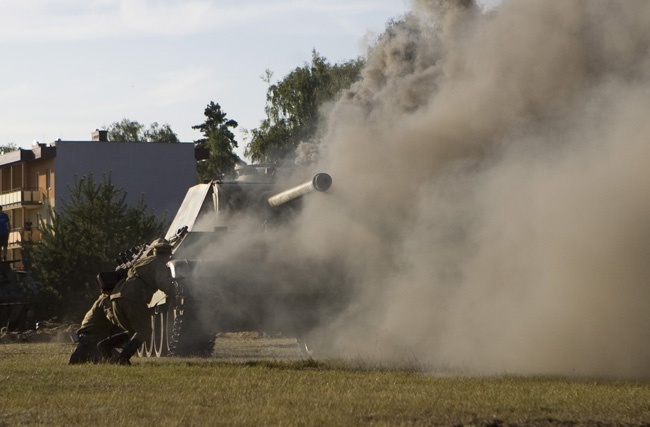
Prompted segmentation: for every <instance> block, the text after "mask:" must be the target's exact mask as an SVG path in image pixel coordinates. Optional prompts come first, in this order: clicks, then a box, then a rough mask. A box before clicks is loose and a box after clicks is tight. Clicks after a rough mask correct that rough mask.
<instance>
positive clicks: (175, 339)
mask: <svg viewBox="0 0 650 427" xmlns="http://www.w3.org/2000/svg"><path fill="white" fill-rule="evenodd" d="M174 288H175V291H176V307H174V308H173V311H172V312H170V316H172V318H173V324H172V326H171V333H170V338H169V355H170V356H177V357H191V356H195V357H209V356H211V355H212V352H213V350H214V342H215V338H216V334H212V333H209V332H207V331H206V326H205V325H203V324H202V323H201V321H200V319H199V316H198V314H199V313H198V312H199V307H198V302H197V301H196V300H193V299H192V297H191V296H190V295H189V293H188V292H187V291H188V290H187V287H186V285H184V284H183V283H180V282H178V281H174Z"/></svg>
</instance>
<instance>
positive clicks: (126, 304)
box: [110, 241, 174, 365]
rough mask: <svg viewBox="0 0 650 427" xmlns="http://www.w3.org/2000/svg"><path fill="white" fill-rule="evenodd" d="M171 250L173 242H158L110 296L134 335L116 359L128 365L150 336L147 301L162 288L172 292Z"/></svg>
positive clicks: (121, 321)
mask: <svg viewBox="0 0 650 427" xmlns="http://www.w3.org/2000/svg"><path fill="white" fill-rule="evenodd" d="M171 254H172V245H170V244H169V243H167V242H165V241H160V242H158V243H155V244H154V245H153V254H152V255H149V256H146V257H144V258H142V259H139V260H137V261H136V262H135V263H134V264H133V266H132V267H131V268H130V269H129V271H128V273H127V277H126V279H123V280H121V281H120V282H118V283H117V285H115V288H113V291H112V292H111V296H110V298H111V303H112V307H113V313H114V315H115V318H116V319H117V321H118V323H119V325H120V326H121V327H122V328H123V329H125V330H126V331H128V333H129V336H130V338H131V339H130V340H129V342H128V343H127V344H126V345H125V346H124V349H123V350H122V352H121V353H120V355H119V356H118V357H117V358H116V359H115V360H114V362H116V363H119V364H123V365H129V364H130V359H131V357H132V356H133V355H134V354H135V353H136V351H137V350H138V348H140V346H141V345H142V343H143V342H144V341H145V340H146V339H147V338H148V337H149V336H151V313H150V311H149V308H148V306H147V304H148V303H149V301H151V297H152V296H153V294H154V293H155V292H156V291H157V290H158V289H160V290H161V291H163V292H165V293H166V294H167V295H168V296H173V293H174V288H173V284H172V278H171V273H170V271H169V268H168V267H167V262H168V261H169V259H170V257H171Z"/></svg>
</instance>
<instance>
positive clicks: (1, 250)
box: [0, 205, 11, 261]
mask: <svg viewBox="0 0 650 427" xmlns="http://www.w3.org/2000/svg"><path fill="white" fill-rule="evenodd" d="M10 231H11V223H10V222H9V215H7V213H6V212H4V211H3V210H2V205H0V261H6V260H7V246H9V232H10Z"/></svg>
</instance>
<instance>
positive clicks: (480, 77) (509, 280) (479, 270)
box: [208, 0, 650, 378]
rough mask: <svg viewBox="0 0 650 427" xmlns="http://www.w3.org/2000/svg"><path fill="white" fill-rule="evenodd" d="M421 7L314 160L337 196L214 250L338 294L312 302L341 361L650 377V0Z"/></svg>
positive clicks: (258, 273) (337, 109)
mask: <svg viewBox="0 0 650 427" xmlns="http://www.w3.org/2000/svg"><path fill="white" fill-rule="evenodd" d="M411 9H412V10H411V12H409V13H408V14H407V15H405V16H402V17H396V19H395V20H394V21H393V22H391V23H389V24H388V27H387V29H386V31H385V33H384V34H383V35H382V36H380V38H379V39H378V40H377V42H376V44H374V45H373V46H372V47H371V49H370V50H369V53H368V60H367V65H366V67H365V69H364V70H363V73H362V79H361V80H360V81H359V82H357V83H356V84H355V85H353V86H352V87H351V88H350V89H349V90H348V91H346V93H344V94H343V96H342V97H341V98H340V99H339V100H338V101H337V102H336V103H335V105H333V106H330V107H329V109H328V116H327V128H326V129H324V130H323V132H322V133H323V134H324V135H325V137H324V139H323V141H322V142H321V144H320V145H319V146H318V147H316V146H314V145H310V146H303V147H301V149H302V156H303V157H304V158H307V159H308V161H307V162H306V163H309V162H310V161H314V159H316V158H318V159H319V160H318V162H319V163H318V164H317V165H316V166H315V167H313V170H314V171H317V172H328V173H330V174H331V175H332V178H333V180H334V184H333V186H332V188H331V189H330V191H328V192H327V193H324V194H322V195H318V197H306V198H305V199H304V206H303V210H302V212H301V214H300V215H296V217H295V222H294V228H293V229H289V228H279V229H277V230H274V229H270V230H266V231H265V232H263V233H253V235H252V236H250V232H248V233H247V230H248V231H250V227H249V226H248V225H242V227H240V228H238V227H233V228H232V231H233V233H230V232H229V237H226V242H225V246H224V247H225V248H227V250H224V249H219V248H209V249H208V250H209V251H211V252H212V253H217V254H219V256H220V259H221V261H223V262H222V264H221V265H222V266H225V267H226V269H227V270H229V271H231V274H232V275H233V277H234V278H235V280H241V278H242V277H243V278H245V279H246V280H251V281H253V282H255V281H259V282H260V283H262V282H263V281H264V280H273V281H274V282H275V283H286V286H287V291H290V289H289V287H290V286H292V284H293V285H295V284H298V285H299V286H300V287H301V288H300V289H301V290H305V288H307V290H309V289H315V290H325V293H326V294H329V295H330V296H335V297H338V299H337V298H333V300H335V302H336V304H331V305H330V304H329V301H325V303H324V304H323V301H318V302H316V301H313V302H310V301H303V304H302V307H303V309H304V314H306V315H307V314H309V315H311V316H312V317H314V316H315V317H317V318H318V320H319V321H320V325H321V327H320V328H318V329H316V330H314V331H312V334H311V338H310V339H311V340H312V343H317V344H319V345H320V348H321V349H322V348H325V349H326V350H327V352H328V353H329V354H332V355H336V356H340V357H349V358H354V359H355V360H360V361H362V362H364V363H368V364H380V365H382V366H398V365H399V366H403V365H410V366H413V367H416V368H421V369H431V370H433V371H434V372H440V371H444V372H446V371H451V372H461V373H468V374H486V375H491V374H503V373H507V374H534V375H547V374H548V375H570V376H573V375H575V376H590V377H616V378H648V377H650V327H649V326H650V188H649V187H650V186H649V185H648V170H649V167H648V164H647V163H648V161H649V160H650V141H649V139H648V138H649V137H648V135H650V120H649V118H650V116H649V112H650V85H649V83H650V51H649V48H650V2H648V1H646V0H628V1H625V2H620V1H614V0H566V1H562V2H559V1H555V2H550V1H546V0H527V1H514V0H503V1H502V2H501V3H500V5H499V6H498V7H496V8H494V9H491V10H483V9H482V8H481V7H480V6H478V5H476V4H475V3H474V2H473V1H471V0H455V1H454V0H447V1H444V0H415V1H413V3H412V8H411ZM316 148H318V150H317V149H316ZM288 182H289V180H288V181H287V183H288ZM251 253H253V255H251ZM242 259H245V260H248V262H247V263H243V264H241V265H240V267H238V264H237V262H238V260H242ZM251 260H254V262H253V263H251V262H250V261H251ZM252 266H254V267H252ZM219 274H221V273H219ZM215 277H217V273H215ZM307 293H309V292H307ZM232 306H233V309H237V306H236V304H232ZM275 313H276V315H278V316H280V315H281V314H283V313H285V312H284V311H283V310H277V309H276V310H275ZM291 315H295V313H294V314H287V316H291ZM312 320H313V319H312Z"/></svg>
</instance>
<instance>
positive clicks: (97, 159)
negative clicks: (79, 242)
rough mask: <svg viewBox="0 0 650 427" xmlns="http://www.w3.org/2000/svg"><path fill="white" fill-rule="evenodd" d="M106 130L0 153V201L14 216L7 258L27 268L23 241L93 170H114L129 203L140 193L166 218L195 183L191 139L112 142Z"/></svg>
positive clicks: (100, 174) (34, 238)
mask: <svg viewBox="0 0 650 427" xmlns="http://www.w3.org/2000/svg"><path fill="white" fill-rule="evenodd" d="M106 136H107V135H106V131H96V132H94V133H93V138H92V139H93V140H91V141H61V140H58V141H55V142H53V143H50V144H42V143H34V145H33V146H32V148H31V149H22V148H21V149H18V150H16V151H12V152H9V153H5V154H3V155H1V156H0V205H2V206H3V208H4V211H5V212H6V213H7V214H8V215H9V218H10V220H11V227H12V230H11V234H10V236H9V248H8V249H9V250H8V255H7V259H8V260H13V261H14V268H17V269H20V268H23V267H24V266H23V264H22V262H21V261H20V260H21V249H22V243H23V241H25V240H26V239H31V240H32V241H38V240H39V239H40V232H39V224H40V223H41V221H46V222H47V221H49V207H50V206H51V207H52V208H54V210H55V211H56V207H57V205H58V206H61V204H62V203H64V202H65V201H67V200H68V198H69V189H70V187H71V186H74V183H75V180H76V179H79V178H82V177H84V176H87V175H88V174H89V173H91V172H92V173H93V175H94V177H95V180H96V182H101V181H102V180H103V176H104V175H106V174H110V176H111V181H112V183H113V185H114V186H115V187H116V188H120V189H123V190H124V191H125V192H126V202H127V203H129V204H135V203H137V202H138V201H139V200H140V198H141V197H144V202H145V204H146V205H147V208H148V209H151V210H152V211H153V213H155V214H156V215H158V216H159V217H161V216H164V217H165V218H166V219H167V220H168V221H171V219H172V218H173V217H174V215H175V213H176V210H178V207H179V206H180V204H181V202H182V201H183V197H184V196H185V193H186V192H187V190H188V188H189V187H191V186H193V185H195V184H196V179H197V178H196V160H197V158H196V154H195V152H196V150H195V148H194V144H192V143H178V144H157V143H134V142H108V141H107V138H106Z"/></svg>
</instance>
